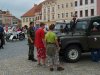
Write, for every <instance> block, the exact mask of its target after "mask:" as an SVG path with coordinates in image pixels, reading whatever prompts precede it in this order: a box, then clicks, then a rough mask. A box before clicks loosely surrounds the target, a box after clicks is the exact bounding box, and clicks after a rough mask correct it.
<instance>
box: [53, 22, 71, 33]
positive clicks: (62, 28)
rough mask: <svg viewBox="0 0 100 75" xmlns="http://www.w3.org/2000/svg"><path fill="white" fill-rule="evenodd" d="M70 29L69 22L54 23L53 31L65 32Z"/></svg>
mask: <svg viewBox="0 0 100 75" xmlns="http://www.w3.org/2000/svg"><path fill="white" fill-rule="evenodd" d="M69 30H70V23H56V25H55V30H54V31H55V32H56V33H62V32H63V33H65V32H67V31H69Z"/></svg>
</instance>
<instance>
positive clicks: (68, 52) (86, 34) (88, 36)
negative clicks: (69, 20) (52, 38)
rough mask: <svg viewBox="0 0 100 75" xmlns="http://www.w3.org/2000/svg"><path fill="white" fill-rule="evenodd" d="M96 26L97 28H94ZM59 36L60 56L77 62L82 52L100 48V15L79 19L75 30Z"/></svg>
mask: <svg viewBox="0 0 100 75" xmlns="http://www.w3.org/2000/svg"><path fill="white" fill-rule="evenodd" d="M94 27H95V28H96V29H97V30H93V29H94ZM58 37H59V44H60V46H61V50H60V56H63V58H64V59H65V60H67V61H69V62H77V61H79V59H80V58H81V55H82V53H84V52H90V51H91V49H95V48H100V16H96V17H90V18H83V19H78V20H77V23H76V25H75V28H74V30H73V31H70V32H69V33H68V34H65V35H58Z"/></svg>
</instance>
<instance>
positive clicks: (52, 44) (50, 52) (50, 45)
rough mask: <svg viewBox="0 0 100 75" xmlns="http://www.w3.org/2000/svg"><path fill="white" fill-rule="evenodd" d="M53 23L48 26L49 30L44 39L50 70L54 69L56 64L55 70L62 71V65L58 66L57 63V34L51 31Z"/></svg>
mask: <svg viewBox="0 0 100 75" xmlns="http://www.w3.org/2000/svg"><path fill="white" fill-rule="evenodd" d="M54 27H55V25H53V24H52V25H50V26H49V31H48V32H47V34H46V35H45V40H46V48H47V57H48V58H49V62H51V63H50V71H53V70H54V68H53V67H54V66H55V65H57V70H58V71H62V70H64V68H63V67H61V66H60V63H59V56H58V48H60V47H59V43H58V41H57V36H56V34H55V33H54V32H53V30H54Z"/></svg>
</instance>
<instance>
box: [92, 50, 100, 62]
mask: <svg viewBox="0 0 100 75" xmlns="http://www.w3.org/2000/svg"><path fill="white" fill-rule="evenodd" d="M91 57H92V61H94V62H98V61H99V60H100V49H92V50H91Z"/></svg>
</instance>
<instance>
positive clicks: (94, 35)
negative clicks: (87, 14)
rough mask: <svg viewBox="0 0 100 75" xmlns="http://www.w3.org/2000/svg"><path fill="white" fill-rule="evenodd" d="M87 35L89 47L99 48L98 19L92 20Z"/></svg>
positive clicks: (99, 26) (99, 29)
mask: <svg viewBox="0 0 100 75" xmlns="http://www.w3.org/2000/svg"><path fill="white" fill-rule="evenodd" d="M91 24H92V26H91V29H90V36H88V44H89V48H100V20H94V21H93V22H92V23H91Z"/></svg>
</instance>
